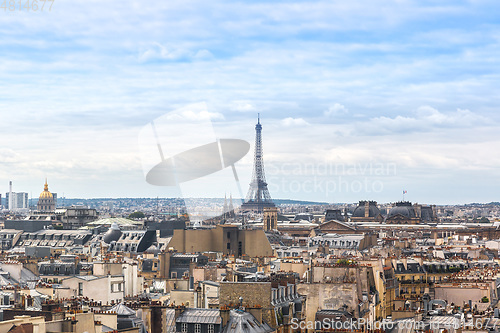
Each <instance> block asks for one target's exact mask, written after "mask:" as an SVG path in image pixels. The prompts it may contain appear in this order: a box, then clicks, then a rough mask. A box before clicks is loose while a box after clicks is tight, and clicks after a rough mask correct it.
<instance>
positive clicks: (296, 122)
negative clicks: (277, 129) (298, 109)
mask: <svg viewBox="0 0 500 333" xmlns="http://www.w3.org/2000/svg"><path fill="white" fill-rule="evenodd" d="M281 124H283V126H285V127H292V126H310V125H311V124H309V123H308V122H307V121H305V120H304V119H303V118H292V117H288V118H285V119H283V120H282V121H281Z"/></svg>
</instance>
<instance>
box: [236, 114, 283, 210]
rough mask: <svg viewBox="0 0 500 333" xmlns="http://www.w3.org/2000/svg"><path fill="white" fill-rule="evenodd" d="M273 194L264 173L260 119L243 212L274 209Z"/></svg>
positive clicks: (256, 130) (256, 127) (258, 120)
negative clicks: (250, 178) (250, 177)
mask: <svg viewBox="0 0 500 333" xmlns="http://www.w3.org/2000/svg"><path fill="white" fill-rule="evenodd" d="M274 206H275V205H274V203H273V200H272V199H271V194H269V190H268V188H267V182H266V175H265V173H264V159H263V153H262V125H261V124H260V117H258V118H257V125H255V155H254V161H253V174H252V181H251V182H250V187H249V189H248V193H247V196H246V199H245V202H244V203H243V204H242V205H241V209H242V210H252V211H257V212H259V213H261V212H262V211H263V210H264V208H265V207H274Z"/></svg>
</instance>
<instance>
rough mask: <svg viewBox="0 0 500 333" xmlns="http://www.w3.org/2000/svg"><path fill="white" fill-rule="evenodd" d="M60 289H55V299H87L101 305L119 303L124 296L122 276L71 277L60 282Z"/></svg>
mask: <svg viewBox="0 0 500 333" xmlns="http://www.w3.org/2000/svg"><path fill="white" fill-rule="evenodd" d="M60 284H61V287H60V288H56V289H55V295H54V296H55V298H60V299H61V298H73V297H78V296H83V297H88V298H89V299H90V300H94V301H99V302H102V303H103V304H111V303H112V302H114V303H119V302H120V301H123V299H124V297H125V296H126V295H125V285H124V284H125V281H124V277H123V275H107V276H95V275H86V276H73V277H70V278H67V279H64V280H61V282H60Z"/></svg>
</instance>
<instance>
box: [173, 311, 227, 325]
mask: <svg viewBox="0 0 500 333" xmlns="http://www.w3.org/2000/svg"><path fill="white" fill-rule="evenodd" d="M176 322H177V323H194V324H220V323H222V318H221V316H220V313H219V309H186V310H185V311H184V312H183V313H182V314H181V315H180V316H179V317H178V318H177V320H176Z"/></svg>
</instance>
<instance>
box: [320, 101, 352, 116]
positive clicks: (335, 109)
mask: <svg viewBox="0 0 500 333" xmlns="http://www.w3.org/2000/svg"><path fill="white" fill-rule="evenodd" d="M347 113H349V110H348V109H347V108H346V107H345V106H344V105H342V104H339V103H335V104H333V105H332V106H330V107H329V108H328V110H326V111H325V112H324V115H325V116H327V117H332V116H339V115H343V114H347Z"/></svg>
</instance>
